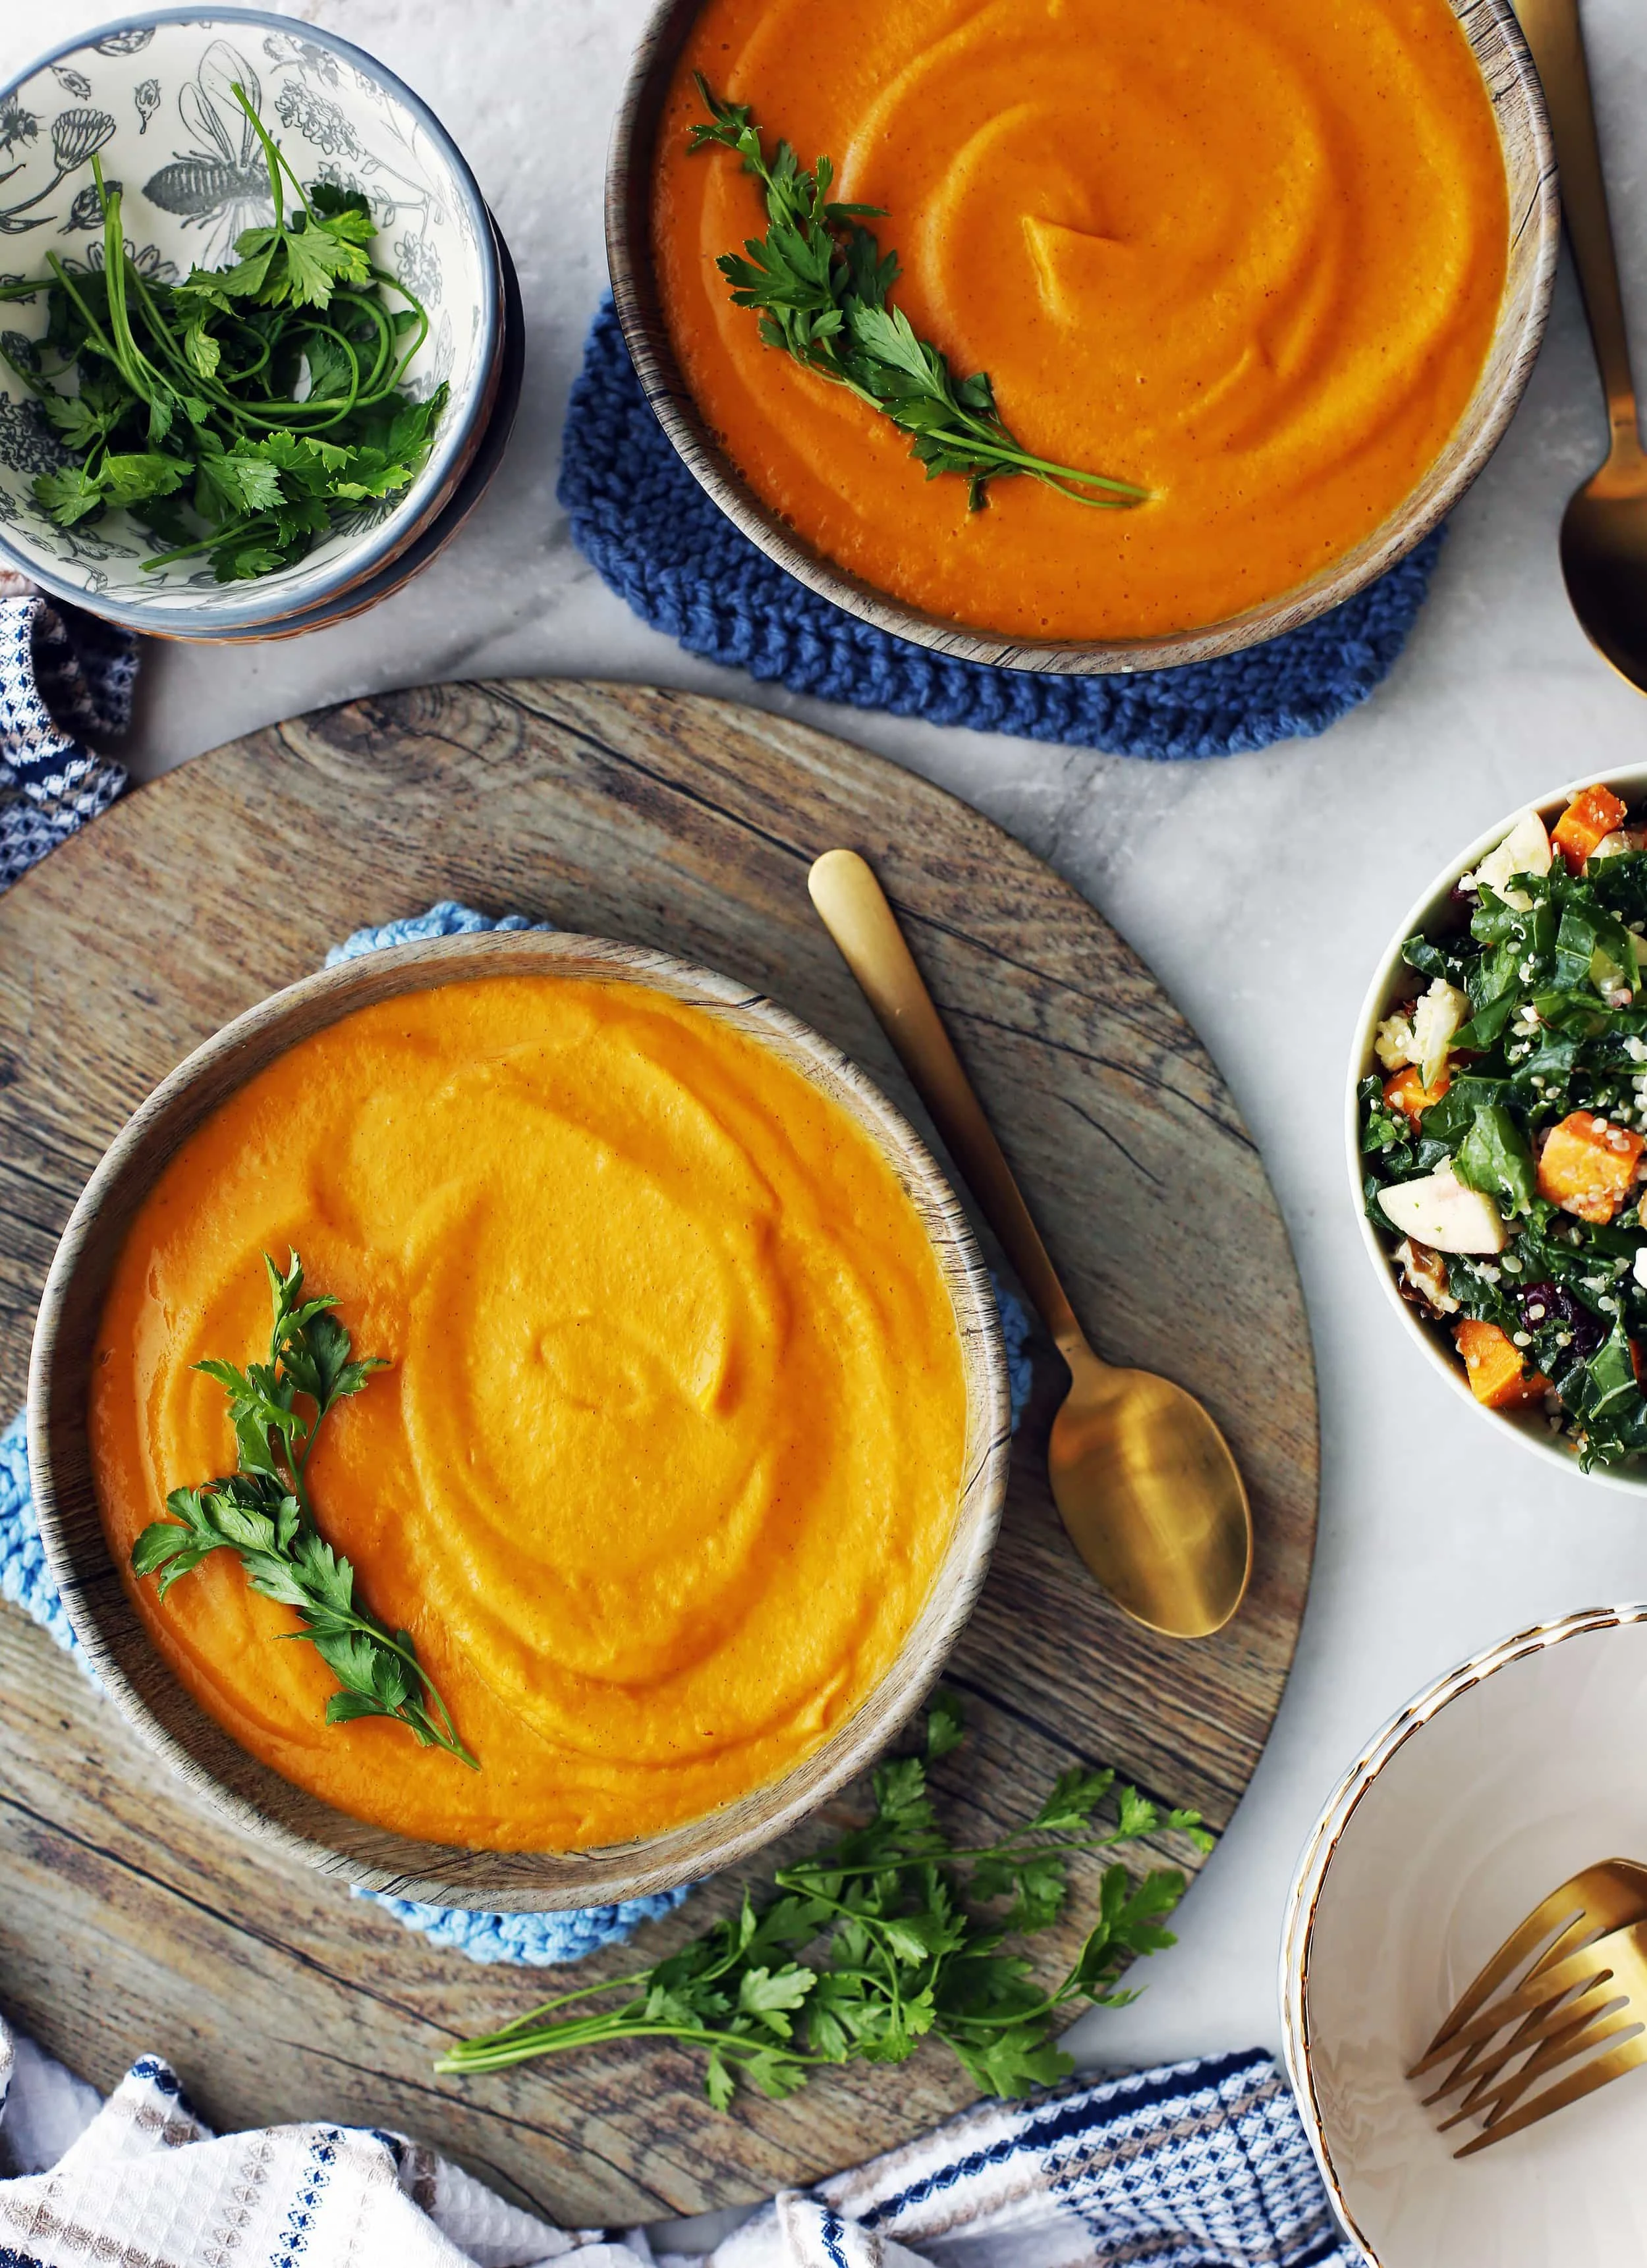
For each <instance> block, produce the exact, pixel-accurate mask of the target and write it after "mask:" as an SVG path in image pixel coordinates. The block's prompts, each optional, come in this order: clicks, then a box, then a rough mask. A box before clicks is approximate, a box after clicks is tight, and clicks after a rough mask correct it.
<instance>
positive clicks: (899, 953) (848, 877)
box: [807, 851, 1086, 1353]
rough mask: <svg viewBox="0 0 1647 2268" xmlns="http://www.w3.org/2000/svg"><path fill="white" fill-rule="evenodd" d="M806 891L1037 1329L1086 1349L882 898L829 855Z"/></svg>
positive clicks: (859, 865) (866, 873)
mask: <svg viewBox="0 0 1647 2268" xmlns="http://www.w3.org/2000/svg"><path fill="white" fill-rule="evenodd" d="M807 887H808V889H809V891H810V892H811V894H812V902H813V904H814V905H815V906H816V908H817V910H818V914H819V917H820V918H821V919H822V921H823V926H824V928H825V929H826V930H828V932H829V933H830V935H831V937H832V938H833V939H834V940H835V942H836V944H837V945H838V946H839V947H840V951H841V957H842V959H843V960H844V961H846V966H847V968H850V969H851V971H852V973H853V976H855V977H856V978H857V980H858V982H859V984H860V986H861V987H862V990H863V994H864V998H866V999H867V1000H868V1003H869V1005H870V1006H871V1007H872V1008H873V1009H874V1010H875V1014H876V1015H877V1016H878V1017H879V1019H880V1020H881V1025H882V1028H883V1030H884V1032H885V1033H886V1035H887V1037H888V1039H889V1040H890V1041H891V1042H892V1045H893V1046H894V1048H896V1049H897V1057H898V1061H899V1062H900V1063H901V1064H903V1066H904V1068H905V1071H907V1072H908V1073H909V1075H910V1078H911V1079H912V1080H913V1082H914V1086H915V1092H916V1093H917V1094H919V1095H920V1099H921V1101H923V1102H924V1103H925V1104H926V1106H927V1110H928V1111H929V1112H930V1113H931V1115H932V1122H933V1123H934V1126H935V1127H936V1128H937V1130H938V1131H939V1133H940V1134H941V1135H942V1138H943V1142H944V1146H945V1147H946V1148H947V1149H948V1151H949V1155H950V1156H951V1157H952V1158H953V1159H954V1160H955V1162H956V1165H957V1166H958V1167H960V1169H961V1172H962V1175H963V1176H964V1179H965V1182H966V1185H967V1187H968V1188H969V1189H971V1192H972V1195H973V1196H974V1197H976V1198H977V1199H978V1202H979V1205H980V1207H981V1208H982V1210H983V1214H984V1218H985V1219H986V1220H987V1221H988V1223H989V1225H990V1226H991V1227H992V1228H993V1230H994V1232H995V1234H996V1235H997V1237H998V1238H999V1239H1000V1240H1001V1248H1002V1249H1003V1250H1004V1251H1005V1253H1006V1255H1007V1257H1008V1260H1010V1261H1011V1263H1012V1265H1013V1267H1014V1269H1015V1270H1016V1273H1017V1278H1018V1281H1019V1282H1020V1283H1021V1284H1022V1285H1023V1288H1024V1290H1025V1291H1026V1292H1028V1293H1029V1295H1030V1299H1031V1300H1033V1301H1034V1303H1035V1305H1036V1307H1038V1308H1039V1310H1040V1314H1041V1320H1042V1322H1044V1323H1045V1325H1046V1328H1047V1329H1048V1330H1049V1331H1050V1332H1051V1333H1052V1337H1053V1339H1054V1340H1055V1341H1056V1343H1057V1344H1058V1346H1059V1349H1060V1351H1063V1352H1066V1353H1067V1351H1068V1350H1069V1348H1070V1347H1072V1346H1075V1347H1082V1346H1084V1345H1085V1344H1086V1342H1085V1339H1084V1337H1083V1336H1082V1329H1081V1326H1080V1324H1079V1323H1078V1322H1076V1321H1075V1310H1074V1309H1073V1308H1072V1307H1071V1306H1070V1304H1069V1301H1068V1300H1067V1298H1066V1297H1065V1295H1064V1287H1063V1285H1061V1284H1060V1282H1059V1280H1058V1277H1057V1274H1056V1272H1055V1270H1053V1267H1052V1262H1051V1260H1049V1259H1048V1257H1047V1254H1046V1247H1045V1245H1044V1244H1043V1243H1042V1241H1041V1236H1040V1231H1039V1230H1038V1228H1037V1227H1036V1226H1035V1223H1034V1222H1033V1221H1032V1220H1031V1219H1030V1209H1029V1207H1028V1206H1027V1205H1026V1204H1024V1202H1023V1193H1022V1191H1021V1190H1020V1189H1019V1188H1018V1184H1017V1182H1016V1181H1015V1180H1014V1179H1013V1175H1012V1168H1011V1167H1010V1166H1009V1165H1008V1163H1007V1160H1006V1159H1005V1157H1004V1156H1003V1155H1002V1154H1001V1145H1000V1143H999V1142H997V1141H996V1139H995V1137H994V1135H993V1132H992V1131H991V1129H990V1124H989V1121H988V1120H987V1119H986V1117H985V1116H984V1110H983V1106H982V1104H981V1103H980V1102H979V1099H978V1097H977V1095H976V1094H974V1093H973V1091H972V1084H971V1080H970V1079H968V1078H967V1075H966V1073H965V1072H964V1071H963V1070H962V1068H961V1061H960V1057H958V1056H957V1055H956V1052H955V1049H954V1048H953V1047H952V1046H951V1044H950V1042H949V1034H948V1032H946V1031H945V1029H944V1027H943V1025H942V1021H941V1020H940V1018H939V1015H938V1011H937V1009H936V1007H935V1006H934V1004H933V998H932V995H931V993H930V992H928V991H927V986H926V983H925V980H924V979H923V977H922V976H921V973H920V969H919V968H916V966H915V961H914V957H913V955H912V954H911V952H910V949H909V946H908V945H907V944H906V942H905V937H904V932H903V931H902V930H901V929H900V928H899V927H898V924H897V915H896V914H895V913H894V912H893V911H892V909H891V907H890V905H889V904H888V902H887V899H886V893H885V892H884V891H883V889H882V887H881V885H880V883H879V882H877V881H876V880H875V875H874V873H873V872H872V871H871V869H870V868H869V866H868V865H867V864H866V862H865V861H864V860H863V859H862V858H860V857H859V856H858V853H857V852H856V851H825V852H824V854H823V857H822V858H820V859H819V860H818V861H817V862H816V865H814V867H813V869H812V871H811V873H810V874H809V876H808V877H807Z"/></svg>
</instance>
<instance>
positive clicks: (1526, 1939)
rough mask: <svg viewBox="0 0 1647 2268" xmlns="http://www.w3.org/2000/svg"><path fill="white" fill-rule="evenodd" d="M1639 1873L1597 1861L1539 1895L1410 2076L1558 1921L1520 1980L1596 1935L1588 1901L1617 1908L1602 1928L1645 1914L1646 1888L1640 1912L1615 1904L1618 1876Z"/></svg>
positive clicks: (1619, 1863) (1620, 1862) (1438, 2055)
mask: <svg viewBox="0 0 1647 2268" xmlns="http://www.w3.org/2000/svg"><path fill="white" fill-rule="evenodd" d="M1639 1872H1640V1869H1638V1868H1636V1867H1634V1866H1632V1865H1631V1864H1630V1862H1629V1861H1628V1860H1626V1859H1603V1860H1602V1862H1601V1863H1600V1865H1599V1866H1595V1867H1585V1868H1584V1870H1583V1872H1582V1873H1580V1874H1574V1875H1573V1876H1571V1878H1570V1879H1569V1881H1565V1882H1563V1883H1562V1885H1561V1887H1560V1889H1555V1890H1552V1891H1551V1892H1550V1894H1549V1896H1548V1897H1547V1898H1545V1899H1542V1900H1541V1901H1540V1904H1538V1905H1536V1906H1534V1908H1533V1911H1532V1912H1531V1913H1530V1914H1529V1915H1528V1916H1527V1918H1526V1919H1525V1921H1524V1922H1523V1923H1522V1924H1521V1926H1520V1927H1519V1928H1518V1929H1514V1930H1512V1931H1511V1932H1510V1935H1509V1936H1508V1937H1507V1938H1506V1939H1505V1940H1504V1941H1503V1944H1502V1945H1501V1946H1500V1947H1499V1948H1498V1950H1497V1952H1496V1954H1494V1955H1493V1957H1492V1959H1491V1960H1490V1961H1489V1962H1488V1963H1487V1964H1486V1966H1485V1968H1483V1969H1482V1970H1481V1971H1480V1972H1479V1974H1478V1975H1477V1976H1476V1977H1474V1978H1473V1980H1472V1981H1471V1983H1470V1984H1469V1985H1466V1988H1465V1990H1464V1992H1462V1993H1461V1994H1460V1995H1459V1998H1458V1999H1456V2000H1455V2001H1454V2002H1453V2004H1452V2007H1451V2009H1450V2010H1449V2011H1448V2013H1447V2015H1446V2018H1445V2020H1444V2022H1443V2023H1442V2026H1441V2029H1440V2030H1439V2031H1438V2032H1437V2034H1436V2036H1435V2037H1434V2038H1433V2039H1432V2040H1431V2041H1430V2043H1429V2046H1428V2047H1427V2048H1426V2049H1425V2050H1424V2052H1423V2054H1422V2057H1421V2058H1420V2059H1419V2060H1418V2062H1417V2063H1415V2064H1414V2066H1413V2068H1412V2071H1411V2073H1409V2074H1408V2075H1409V2077H1414V2078H1416V2077H1417V2076H1418V2075H1419V2073H1422V2072H1425V2071H1428V2070H1430V2069H1431V2068H1433V2066H1434V2065H1435V2064H1436V2063H1437V2062H1439V2061H1441V2060H1443V2059H1444V2057H1443V2054H1442V2052H1441V2051H1444V2050H1445V2049H1446V2048H1448V2047H1449V2046H1451V2044H1452V2042H1453V2039H1454V2036H1455V2035H1456V2034H1457V2033H1458V2032H1459V2030H1460V2029H1462V2028H1463V2026H1464V2025H1466V2023H1468V2021H1470V2019H1471V2017H1472V2016H1473V2015H1474V2014H1476V2012H1477V2011H1478V2010H1479V2009H1481V2007H1485V2005H1486V2004H1487V2002H1488V2000H1490V1999H1492V1997H1493V1995H1494V1994H1495V1993H1496V1992H1497V1990H1498V1988H1499V1986H1500V1985H1503V1984H1504V1983H1506V1982H1507V1981H1508V1979H1509V1978H1510V1977H1511V1976H1512V1975H1513V1974H1514V1973H1515V1971H1516V1970H1518V1968H1519V1967H1520V1966H1521V1964H1522V1962H1525V1961H1527V1960H1530V1959H1531V1958H1532V1956H1533V1954H1534V1953H1536V1952H1537V1951H1538V1949H1539V1947H1540V1944H1541V1943H1542V1942H1543V1940H1544V1939H1545V1938H1547V1936H1549V1934H1550V1933H1551V1932H1552V1931H1553V1930H1555V1929H1556V1928H1557V1926H1558V1925H1559V1926H1560V1934H1559V1935H1558V1936H1557V1937H1556V1939H1555V1943H1554V1944H1552V1945H1550V1946H1548V1947H1547V1948H1546V1949H1545V1951H1544V1953H1543V1954H1542V1955H1541V1956H1540V1960H1539V1962H1538V1964H1537V1967H1536V1968H1535V1969H1533V1970H1530V1971H1529V1972H1528V1976H1527V1977H1524V1978H1523V1980H1522V1981H1523V1983H1524V1984H1525V1983H1529V1982H1531V1980H1532V1978H1533V1977H1535V1976H1537V1975H1538V1974H1539V1973H1540V1970H1545V1969H1547V1968H1549V1967H1550V1966H1552V1965H1554V1964H1555V1962H1559V1961H1562V1960H1564V1959H1566V1958H1567V1957H1568V1956H1569V1955H1570V1954H1572V1953H1574V1952H1576V1951H1577V1949H1578V1948H1579V1945H1580V1943H1581V1942H1582V1940H1583V1939H1584V1935H1585V1933H1586V1931H1588V1932H1589V1933H1590V1934H1591V1935H1592V1936H1593V1935H1597V1934H1599V1932H1598V1931H1596V1930H1595V1929H1594V1928H1593V1926H1592V1925H1591V1923H1590V1920H1589V1911H1588V1910H1589V1908H1590V1906H1591V1904H1592V1902H1593V1903H1600V1904H1604V1905H1607V1904H1611V1905H1613V1906H1614V1907H1615V1908H1616V1909H1617V1910H1616V1911H1614V1918H1613V1920H1612V1922H1611V1923H1610V1924H1608V1925H1606V1926H1610V1927H1617V1926H1619V1925H1620V1924H1621V1923H1622V1922H1625V1921H1627V1920H1640V1919H1643V1918H1647V1888H1644V1889H1643V1899H1642V1906H1641V1911H1640V1913H1639V1914H1634V1915H1631V1914H1628V1913H1626V1912H1625V1911H1623V1910H1622V1908H1620V1907H1617V1892H1618V1889H1619V1877H1620V1876H1621V1875H1624V1876H1626V1877H1629V1878H1634V1877H1635V1876H1636V1874H1639ZM1608 1892H1612V1893H1614V1896H1613V1898H1612V1899H1611V1900H1609V1899H1608V1898H1607V1896H1606V1894H1607V1893H1608Z"/></svg>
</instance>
